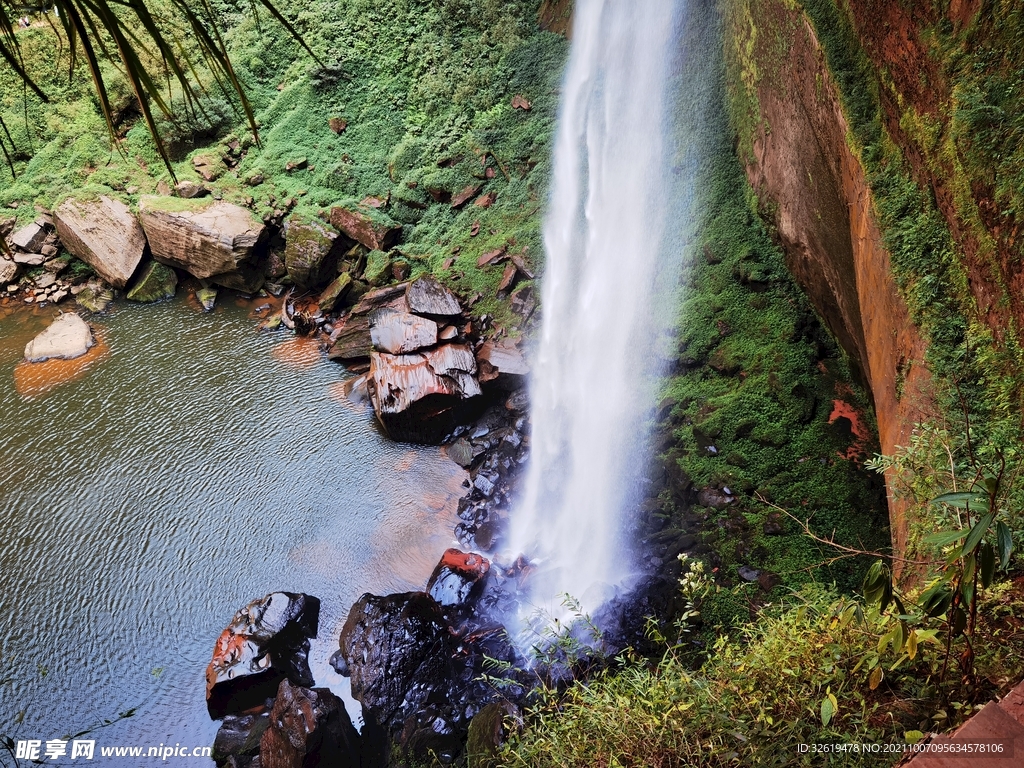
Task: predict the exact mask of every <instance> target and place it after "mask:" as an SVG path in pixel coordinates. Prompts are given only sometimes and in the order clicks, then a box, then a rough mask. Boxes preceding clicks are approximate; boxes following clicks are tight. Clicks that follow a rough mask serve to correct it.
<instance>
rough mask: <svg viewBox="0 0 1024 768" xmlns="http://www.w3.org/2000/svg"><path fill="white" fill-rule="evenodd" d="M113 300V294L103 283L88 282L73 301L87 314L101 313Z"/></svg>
mask: <svg viewBox="0 0 1024 768" xmlns="http://www.w3.org/2000/svg"><path fill="white" fill-rule="evenodd" d="M113 300H114V292H113V291H112V290H111V289H110V287H109V286H107V285H104V284H103V283H98V282H95V281H93V282H90V283H89V284H87V285H86V286H85V288H83V289H82V290H81V291H79V292H78V295H77V296H76V297H75V301H77V302H78V305H79V306H80V307H81V308H82V309H85V310H88V311H89V312H103V311H104V310H106V308H107V307H109V306H110V304H111V302H112V301H113Z"/></svg>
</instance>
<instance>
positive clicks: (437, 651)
mask: <svg viewBox="0 0 1024 768" xmlns="http://www.w3.org/2000/svg"><path fill="white" fill-rule="evenodd" d="M339 643H340V646H341V648H340V650H339V652H338V653H337V654H335V657H336V658H335V659H332V664H334V667H335V669H337V670H338V672H339V673H341V674H347V675H348V676H349V677H350V678H351V681H352V697H353V698H355V699H356V700H357V701H359V702H360V703H362V705H363V708H364V709H365V710H366V711H367V712H369V713H370V714H371V715H372V716H373V717H374V719H375V720H376V721H377V722H379V723H381V724H382V725H384V726H386V727H391V728H393V727H394V726H395V725H396V724H401V723H404V722H405V720H406V718H408V717H409V716H411V715H413V714H414V713H415V712H416V711H417V710H419V709H421V708H422V707H423V706H425V705H426V704H427V702H428V701H429V700H431V699H432V698H436V697H441V699H442V700H443V699H444V693H445V691H443V690H437V688H438V686H439V685H440V686H442V687H443V685H444V683H445V681H447V680H448V679H450V678H451V677H452V676H453V675H452V653H453V647H452V639H451V636H450V634H449V631H448V624H447V622H446V620H445V617H444V614H443V613H442V611H441V606H440V605H438V603H437V602H436V601H435V600H434V599H433V598H431V597H430V596H429V595H427V594H426V593H424V592H405V593H402V594H397V595H388V596H386V597H377V596H375V595H371V594H365V595H363V596H362V597H361V598H359V600H358V601H357V602H356V604H355V605H353V606H352V610H351V611H349V615H348V620H347V621H346V622H345V626H344V628H343V629H342V631H341V638H340V641H339Z"/></svg>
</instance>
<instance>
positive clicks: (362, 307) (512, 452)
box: [0, 189, 698, 768]
mask: <svg viewBox="0 0 1024 768" xmlns="http://www.w3.org/2000/svg"><path fill="white" fill-rule="evenodd" d="M187 192H188V190H184V189H182V190H179V194H184V193H187ZM324 219H326V221H317V222H302V221H299V220H294V219H292V220H289V221H287V222H283V226H278V225H277V224H278V222H273V221H272V222H264V223H260V222H257V221H256V220H255V218H254V217H253V216H252V215H251V214H250V212H249V211H247V210H245V209H243V208H240V207H238V206H233V205H231V204H228V203H224V202H223V201H216V200H212V199H206V200H205V201H204V200H203V199H202V198H200V199H199V201H198V202H196V200H195V199H194V198H188V197H182V196H179V197H167V196H164V197H152V198H147V199H146V200H144V201H143V203H142V204H140V207H139V213H138V215H137V216H136V215H135V214H134V213H132V212H131V211H130V210H129V209H128V208H127V206H125V205H124V204H123V203H120V202H119V201H116V200H112V199H110V198H106V197H100V198H93V199H87V200H68V201H65V202H64V203H62V204H60V205H59V206H57V208H56V210H55V211H53V212H52V214H51V213H48V212H41V213H40V215H39V217H38V218H37V219H36V220H35V221H34V222H33V223H32V224H30V225H28V226H26V227H22V228H20V229H17V230H15V229H14V227H13V225H12V224H11V223H10V222H7V223H4V224H2V225H0V226H2V229H0V232H2V233H3V235H4V236H5V238H6V241H7V245H8V254H7V255H6V256H4V257H3V261H2V262H0V276H3V277H4V280H3V281H2V282H3V283H4V284H3V285H0V295H4V296H6V301H7V302H8V303H10V302H12V301H16V302H19V303H20V302H23V303H25V304H35V305H36V306H41V307H46V306H50V305H53V306H55V307H57V308H60V309H63V307H64V306H68V305H69V304H70V302H71V300H72V298H73V299H74V301H75V304H76V305H77V306H76V308H75V310H76V311H75V313H64V314H62V315H61V316H60V317H59V318H58V320H57V321H56V322H55V324H54V325H53V326H51V327H50V328H49V329H47V331H45V332H44V333H43V334H41V335H40V337H38V338H37V339H36V340H34V341H33V342H32V344H30V347H32V346H33V345H36V346H37V347H38V346H40V345H41V343H42V342H41V341H40V339H42V337H45V336H47V335H48V334H49V335H50V336H53V335H54V333H55V330H54V329H55V328H59V327H62V326H64V325H68V326H70V325H74V326H75V328H76V330H77V331H78V333H79V336H82V335H83V334H84V337H85V338H86V339H91V338H92V335H91V330H90V328H89V326H88V324H87V322H86V320H88V319H90V318H91V317H93V316H96V315H99V314H101V313H102V312H103V311H105V310H106V309H107V307H109V306H110V303H111V302H112V301H113V300H114V299H115V297H116V296H118V295H119V294H120V293H122V292H123V293H124V295H125V298H127V299H128V300H133V301H158V300H162V299H165V298H169V297H171V296H174V295H175V294H176V293H177V292H178V291H180V290H182V288H185V289H186V290H191V291H192V292H193V293H194V298H195V301H196V302H197V304H198V305H199V306H201V307H202V308H203V309H204V310H206V311H209V310H211V309H213V308H214V306H215V304H216V301H217V299H218V292H219V291H220V290H224V289H227V290H230V291H234V292H237V293H240V294H242V295H245V296H250V297H251V296H266V297H267V298H268V299H271V301H270V302H268V304H267V312H269V314H267V315H266V316H265V319H264V320H263V322H262V324H261V327H262V328H263V329H268V330H272V329H275V328H278V327H280V326H285V327H286V328H289V329H291V330H293V331H294V332H295V333H296V334H298V335H303V336H308V337H313V338H315V339H317V340H318V341H319V342H320V345H321V348H322V349H323V350H324V352H325V353H326V355H327V357H328V358H329V359H332V360H334V361H336V362H339V363H341V364H343V365H344V366H345V367H346V368H348V369H349V370H350V371H351V372H353V373H354V374H355V375H356V377H355V378H354V379H351V380H349V381H348V382H347V383H346V391H347V393H348V397H349V398H350V399H351V400H353V401H355V402H364V403H365V402H368V403H370V404H371V405H372V406H373V409H374V413H375V415H376V418H377V420H378V422H379V423H380V425H381V427H382V429H383V430H384V431H385V432H386V433H387V434H388V435H389V436H390V437H391V438H393V439H396V440H405V441H413V442H421V443H435V444H437V443H443V444H445V446H446V448H445V450H446V451H447V454H448V456H449V458H450V459H451V460H452V461H454V462H456V463H458V464H459V465H461V466H463V467H464V468H465V469H467V470H468V471H469V479H468V480H467V481H466V493H465V494H464V496H463V497H462V499H461V500H460V501H459V505H458V514H459V518H460V522H459V523H458V525H457V526H456V529H455V531H454V533H455V536H456V538H457V539H458V541H459V543H460V545H461V547H462V549H461V550H459V549H450V550H448V551H447V552H445V553H444V555H443V556H442V557H441V559H440V561H439V563H438V565H437V567H436V569H435V571H434V573H433V575H432V576H431V578H430V580H429V582H428V583H427V584H425V585H424V587H423V590H422V591H416V592H409V593H402V594H395V595H386V596H375V595H370V594H366V595H363V597H361V598H360V599H359V601H357V602H356V604H355V605H354V606H353V607H352V609H351V611H350V612H349V616H348V620H347V621H346V624H345V626H344V628H343V630H342V631H341V633H340V636H339V639H338V646H339V649H338V651H337V653H335V655H334V657H333V658H332V660H331V663H332V665H333V666H334V667H335V669H336V670H337V671H338V672H339V673H341V674H343V675H346V676H348V677H350V679H351V683H352V693H353V696H354V698H355V699H356V700H357V701H359V702H360V704H361V705H362V718H363V722H364V727H363V729H362V733H359V732H357V731H356V730H355V729H354V727H353V726H352V721H351V718H350V717H349V714H348V713H346V712H345V708H344V705H343V703H342V702H341V701H340V700H338V699H337V697H336V696H335V695H334V694H332V693H331V692H330V691H329V690H327V689H324V688H315V687H314V686H315V680H314V679H313V678H312V675H311V674H310V671H309V664H308V660H307V656H308V652H309V647H310V644H309V641H310V639H312V638H315V637H316V636H317V632H318V619H319V600H318V599H317V598H315V597H313V596H309V595H293V594H287V593H274V594H271V595H268V596H266V597H265V598H262V599H261V600H257V601H254V602H253V603H251V604H250V605H249V606H246V607H245V608H243V609H242V610H241V611H239V613H238V614H236V616H235V618H234V620H233V621H232V622H231V624H230V625H229V626H228V628H227V629H225V631H224V633H222V635H221V637H220V638H219V639H218V641H217V643H216V646H215V650H214V654H213V659H212V660H211V663H210V666H209V668H208V670H207V683H208V685H207V701H208V709H209V712H210V715H211V717H213V718H214V719H217V720H222V725H221V728H220V731H219V732H218V736H217V741H216V745H215V757H216V760H217V763H218V764H219V765H227V766H233V768H242V766H250V767H251V766H259V767H260V768H267V767H268V766H300V765H310V764H317V762H316V761H320V763H321V764H323V762H324V761H327V764H331V765H363V766H373V765H385V764H387V762H388V760H389V759H390V758H391V756H392V753H393V751H394V750H398V753H400V754H401V756H402V759H403V760H406V761H417V760H423V759H427V758H428V757H429V756H431V755H434V756H438V757H440V758H441V759H442V760H445V761H449V760H454V759H456V758H457V757H458V756H459V755H460V754H462V753H463V752H464V751H465V750H466V749H467V743H468V744H469V745H470V746H469V747H468V749H469V751H470V752H471V753H472V754H473V757H474V760H476V759H477V758H481V759H482V758H484V757H486V755H487V754H491V753H493V752H494V750H496V749H497V745H498V743H499V742H500V741H501V739H502V733H503V731H502V729H503V727H504V726H503V723H505V722H506V720H507V718H509V717H511V721H514V720H515V718H516V717H518V716H519V713H520V707H522V706H523V705H525V703H526V701H527V699H528V696H529V694H530V691H531V689H532V686H533V684H534V683H535V682H536V677H535V673H534V672H531V671H527V670H529V668H530V664H531V660H530V659H527V658H525V657H524V656H523V654H522V652H521V651H520V650H518V649H517V648H516V647H515V646H514V644H513V643H512V641H511V640H510V637H509V633H508V632H507V631H506V629H505V624H506V623H508V620H509V618H510V617H514V616H515V615H516V614H517V612H518V611H519V607H520V601H521V600H522V599H523V596H524V595H525V592H524V591H523V588H524V585H525V583H526V581H527V580H528V578H529V573H530V570H531V566H530V565H529V563H527V562H526V561H524V560H522V559H521V558H520V559H519V560H518V561H516V562H512V563H504V564H502V563H499V562H495V560H494V558H495V554H494V553H496V552H500V551H502V543H503V539H504V534H505V525H506V522H507V519H508V514H509V510H510V508H511V504H512V501H513V496H514V492H515V488H516V484H517V481H518V478H519V474H520V472H521V471H522V469H523V468H524V467H525V465H526V463H527V461H528V459H529V455H530V441H529V433H530V425H529V401H528V395H527V392H526V389H525V386H524V385H525V383H526V378H527V375H528V373H529V369H528V366H527V363H526V360H525V358H524V355H523V354H522V352H521V350H520V349H519V345H518V343H516V342H515V341H513V340H511V339H510V338H509V337H508V334H506V333H505V331H504V329H502V328H500V327H497V326H496V324H495V323H494V322H493V320H492V319H491V318H489V317H488V316H487V315H481V316H474V315H472V314H471V312H470V311H468V310H467V307H468V308H470V309H471V308H472V305H473V304H474V303H475V300H476V299H477V298H478V297H476V296H473V297H468V298H465V297H463V298H460V297H459V296H457V295H456V294H455V293H454V292H453V291H452V290H451V289H450V288H448V287H446V286H444V285H442V284H441V283H440V282H438V281H437V280H436V279H435V278H434V277H433V276H432V275H430V274H429V273H423V272H422V271H421V272H420V273H419V274H412V270H411V267H410V264H409V262H408V260H405V259H403V258H402V254H401V251H400V250H398V249H397V248H395V243H396V241H397V239H398V236H399V232H400V230H399V229H398V228H396V227H394V226H391V225H389V224H388V220H387V218H386V214H384V213H383V212H382V211H380V210H379V209H377V208H374V207H372V206H370V205H369V204H368V205H366V206H357V207H354V208H353V209H348V208H341V207H336V208H334V209H332V210H331V211H330V213H329V214H328V215H326V216H324ZM381 248H389V249H390V250H389V252H387V253H385V252H383V251H381V250H380V249H381ZM382 256H383V257H384V265H385V266H384V268H383V269H382V268H381V257H382ZM479 261H480V263H479V267H480V268H482V269H487V268H500V269H502V270H503V276H502V280H501V284H500V287H499V297H503V298H505V299H507V300H508V301H509V303H510V306H511V309H512V312H513V313H514V315H516V316H517V317H518V318H519V319H520V321H521V325H520V328H521V329H522V330H523V331H524V332H526V333H528V332H529V330H530V328H531V327H532V323H534V322H535V321H536V301H535V299H534V297H533V295H532V290H533V289H532V285H531V284H529V283H527V284H526V285H522V286H519V287H518V288H517V287H516V286H517V283H518V282H519V281H520V280H522V279H524V278H532V277H533V273H532V271H531V268H530V267H529V265H527V264H526V263H525V260H524V258H523V256H522V255H521V254H515V255H509V254H508V253H507V252H506V250H505V249H499V250H497V251H493V252H488V253H486V254H483V255H482V256H481V258H480V260H479ZM48 276H52V279H51V277H48ZM79 313H80V315H81V316H79ZM83 318H84V319H83ZM85 344H86V345H87V344H88V341H86V342H85ZM82 346H83V340H82V338H79V339H78V341H77V344H76V345H72V346H69V347H67V348H66V349H64V350H63V351H61V350H58V351H57V352H56V353H55V354H52V355H50V356H51V357H52V356H57V357H74V356H75V355H77V354H79V353H80V351H83V350H81V347H82ZM72 347H73V348H72ZM86 348H87V346H86ZM40 359H45V358H40ZM666 489H668V490H669V491H670V492H671V493H673V494H676V495H681V496H687V495H692V494H693V489H692V488H690V487H689V485H688V483H687V482H686V481H685V479H683V478H678V477H675V476H674V475H673V474H672V469H671V467H670V462H669V463H666V464H665V468H664V470H662V469H661V468H656V469H655V471H654V473H653V474H652V476H651V477H650V478H648V480H647V482H646V487H645V494H646V501H645V502H644V504H643V508H642V509H638V510H637V516H636V527H637V532H638V534H639V535H641V536H642V537H644V538H646V539H647V542H648V545H649V549H648V551H647V552H646V554H645V558H649V562H648V561H645V563H642V564H640V566H641V567H640V569H639V570H641V571H646V572H655V571H657V572H659V573H660V574H661V575H660V576H658V577H651V578H647V579H643V580H641V582H640V584H639V585H638V586H637V587H636V589H635V590H634V591H632V592H631V593H630V594H629V595H625V596H622V597H620V599H618V600H616V601H613V602H612V604H610V605H609V606H608V608H607V609H606V610H605V611H604V613H605V615H603V616H602V617H600V622H601V625H602V628H603V629H605V631H606V638H607V643H608V646H609V647H611V648H622V647H625V646H626V645H628V644H632V645H634V646H637V645H642V644H643V631H642V630H643V624H644V620H645V617H646V616H648V615H651V614H654V615H661V616H664V615H669V614H670V613H671V601H672V600H673V598H674V595H675V584H674V579H673V574H674V571H673V569H672V567H671V559H673V558H674V556H675V554H677V553H678V551H682V550H684V549H686V550H692V549H693V548H694V547H695V546H696V541H695V538H694V537H693V536H689V537H687V536H685V535H682V536H680V535H677V534H676V532H666V531H663V530H661V529H660V524H659V518H658V517H657V515H656V514H651V513H652V512H655V511H656V510H657V509H658V508H659V502H658V497H659V494H661V493H662V492H663V491H665V490H666ZM693 522H698V521H693ZM666 563H668V567H667V568H666V567H660V566H664V565H665V564H666ZM485 659H491V660H494V662H495V663H497V664H498V665H500V666H501V669H502V671H501V672H500V673H495V671H494V669H493V663H492V665H491V666H485ZM485 674H489V675H492V676H493V675H500V676H502V677H504V678H506V680H507V683H506V684H505V685H503V686H502V690H501V694H500V695H499V694H498V692H497V691H496V689H495V687H493V686H492V685H488V684H485V683H484V682H483V681H482V677H483V676H484V675H485ZM474 764H483V763H479V762H474Z"/></svg>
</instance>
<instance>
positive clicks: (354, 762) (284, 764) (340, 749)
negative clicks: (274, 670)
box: [260, 680, 360, 768]
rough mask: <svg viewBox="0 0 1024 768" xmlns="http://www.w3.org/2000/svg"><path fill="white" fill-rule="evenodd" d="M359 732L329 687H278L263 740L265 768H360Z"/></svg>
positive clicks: (263, 763) (282, 685)
mask: <svg viewBox="0 0 1024 768" xmlns="http://www.w3.org/2000/svg"><path fill="white" fill-rule="evenodd" d="M359 751H360V744H359V733H358V732H357V731H356V729H355V727H354V726H353V725H352V720H351V718H350V717H349V715H348V712H346V711H345V705H344V704H343V703H342V702H341V699H339V698H338V697H337V696H335V695H334V694H333V693H331V692H330V691H329V690H328V689H326V688H313V689H309V688H300V687H298V686H294V685H291V684H290V683H289V682H288V681H287V680H283V681H282V682H281V685H280V687H279V688H278V692H277V698H276V699H275V700H274V707H273V709H272V710H271V711H270V722H269V727H267V729H266V730H265V731H264V732H263V736H262V737H261V738H260V767H261V768H313V767H314V766H325V768H326V766H330V768H359V765H360V755H359Z"/></svg>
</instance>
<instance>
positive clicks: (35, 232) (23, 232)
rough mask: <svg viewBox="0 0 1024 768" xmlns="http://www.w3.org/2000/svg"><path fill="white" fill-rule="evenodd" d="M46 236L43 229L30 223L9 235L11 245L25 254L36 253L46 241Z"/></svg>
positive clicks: (34, 223) (36, 224)
mask: <svg viewBox="0 0 1024 768" xmlns="http://www.w3.org/2000/svg"><path fill="white" fill-rule="evenodd" d="M46 234H47V233H46V229H45V228H44V227H42V226H40V225H39V224H38V223H36V222H32V223H31V224H29V225H27V226H24V227H22V228H21V229H19V230H18V231H17V232H15V233H14V234H13V235H11V245H12V246H13V247H15V248H17V249H18V250H19V251H24V252H25V253H36V252H37V251H38V250H39V249H40V247H42V245H43V243H44V242H45V241H46Z"/></svg>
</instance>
